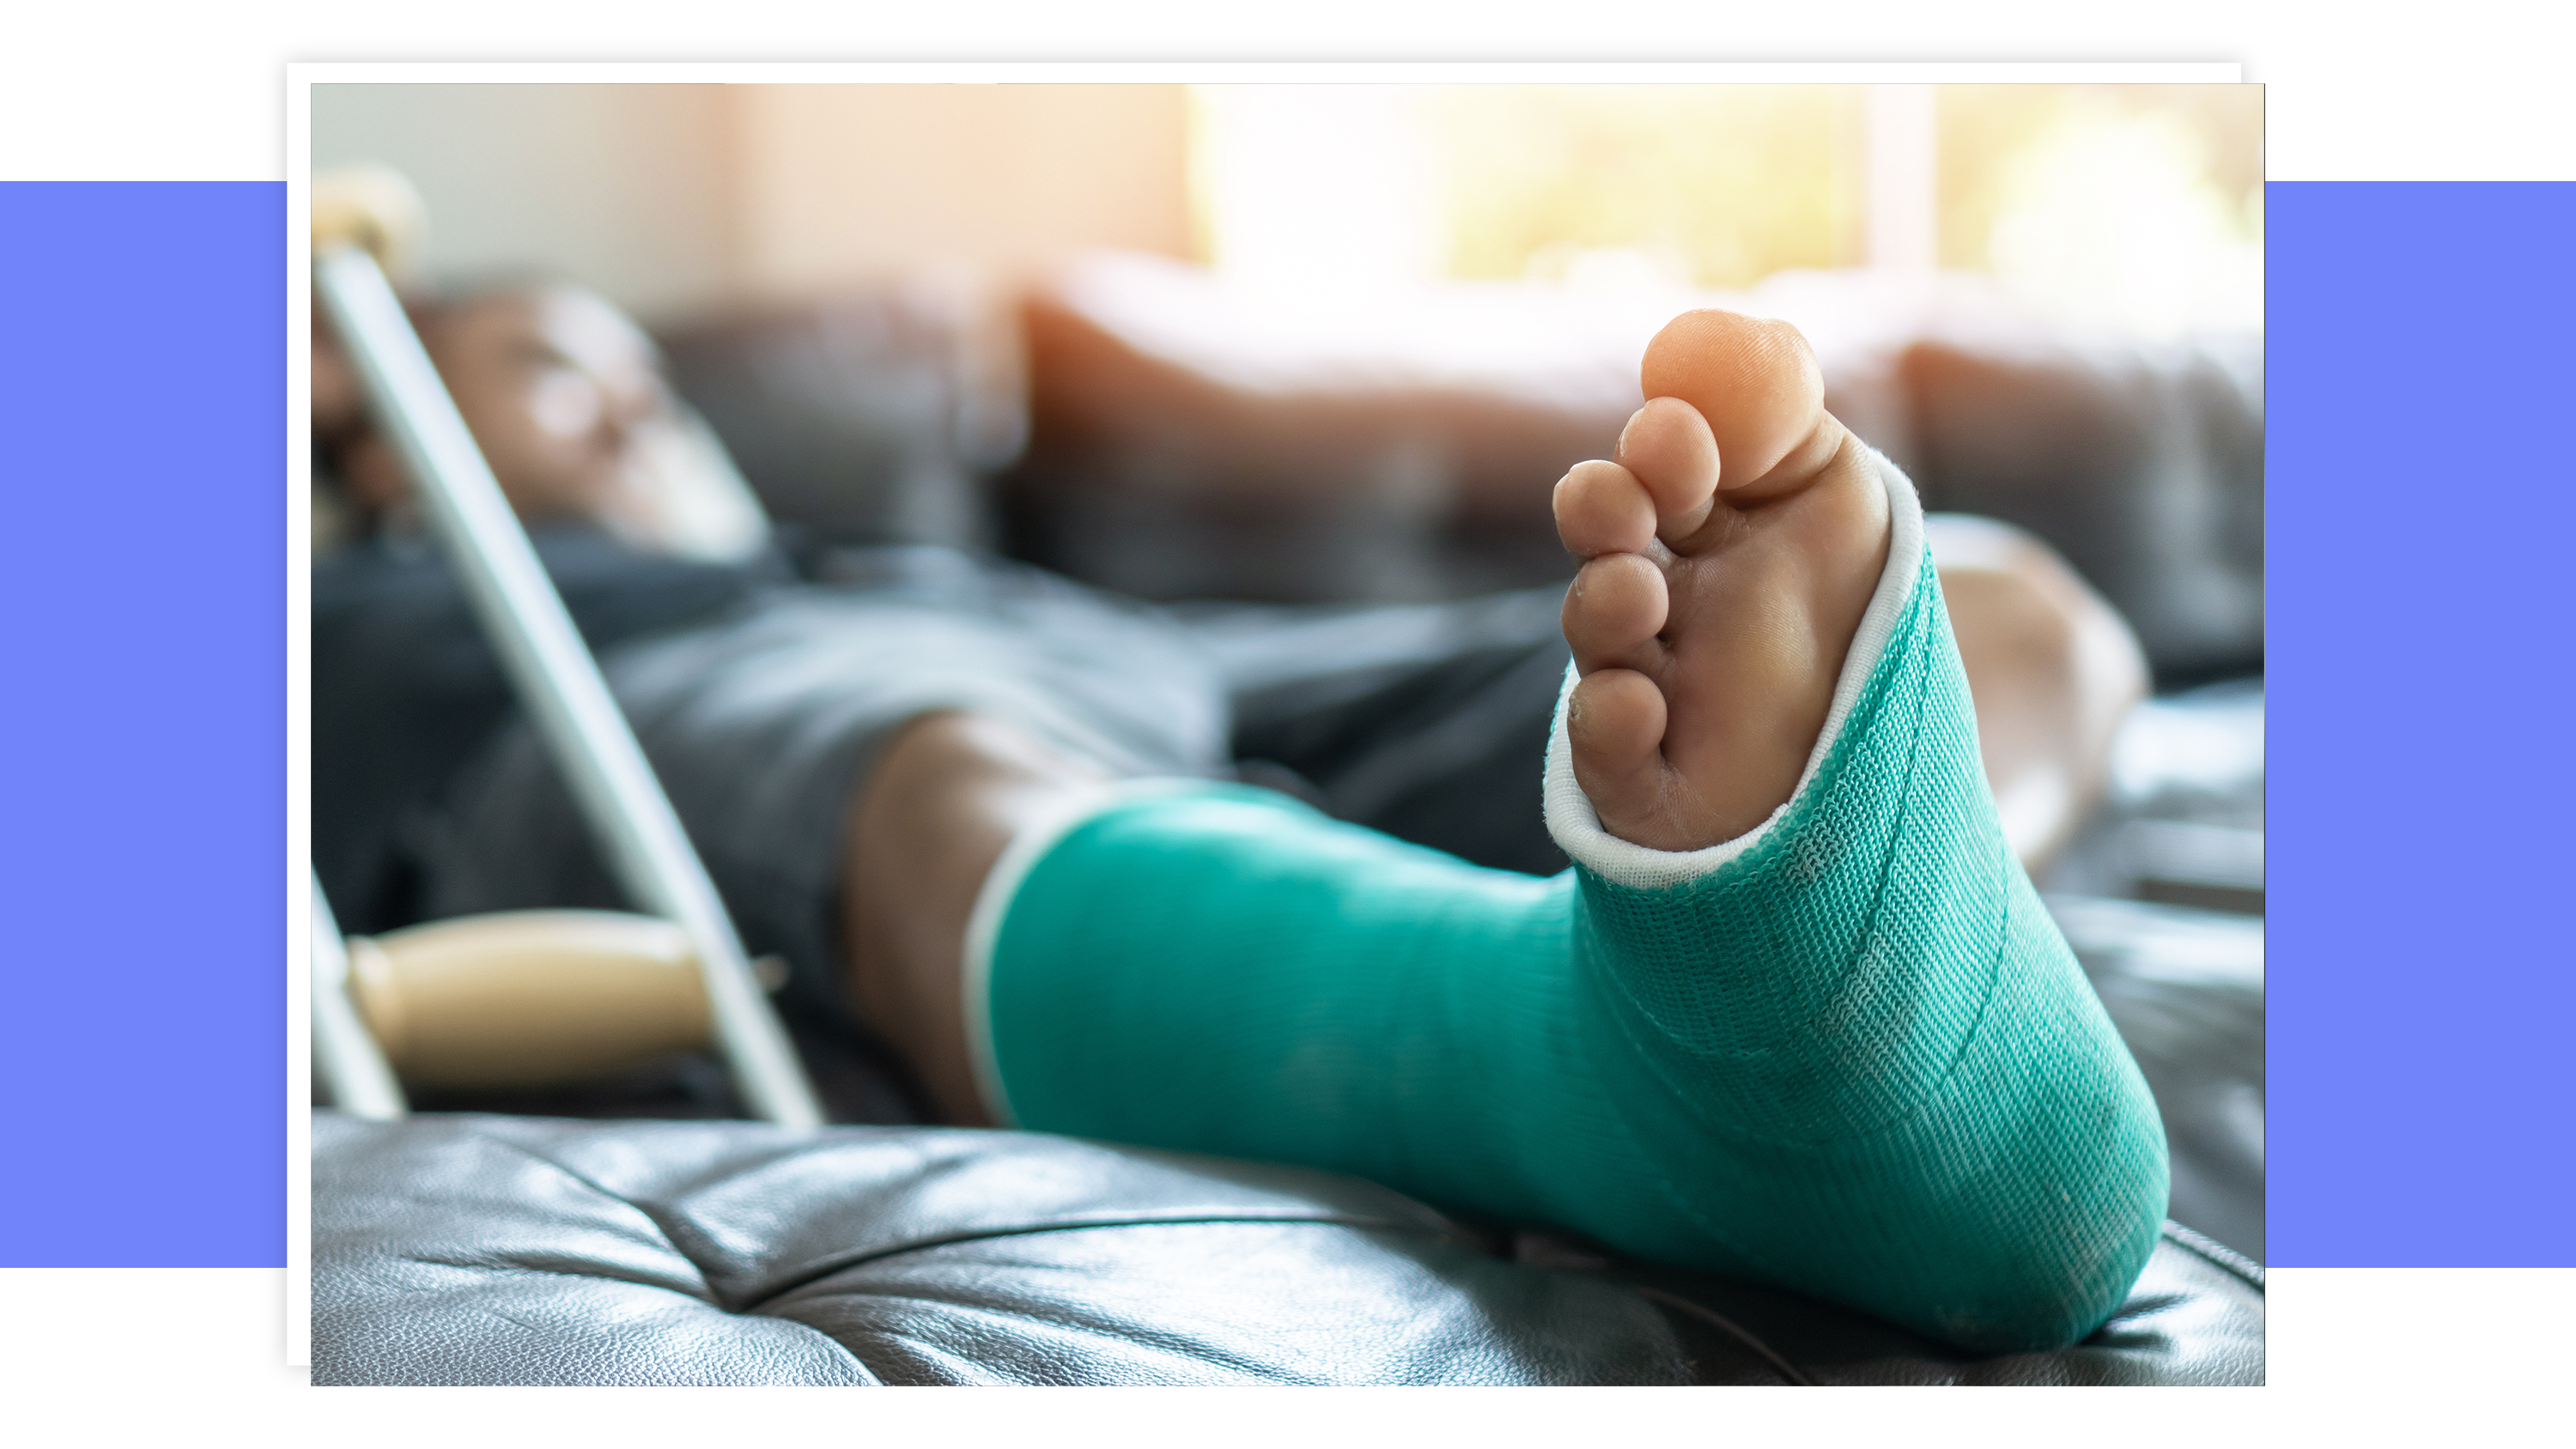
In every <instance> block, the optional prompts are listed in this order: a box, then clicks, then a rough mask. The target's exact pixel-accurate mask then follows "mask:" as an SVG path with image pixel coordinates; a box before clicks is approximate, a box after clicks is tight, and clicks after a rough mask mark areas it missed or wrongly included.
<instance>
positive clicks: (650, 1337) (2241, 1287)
mask: <svg viewBox="0 0 2576 1449" xmlns="http://www.w3.org/2000/svg"><path fill="white" fill-rule="evenodd" d="M1511 1242H1512V1240H1511V1238H1510V1236H1509V1235H1508V1234H1502V1235H1496V1234H1486V1233H1480V1232H1477V1231H1472V1230H1470V1229H1467V1228H1464V1227H1461V1226H1459V1225H1457V1224H1453V1223H1452V1222H1450V1221H1449V1220H1447V1219H1445V1218H1443V1217H1441V1216H1440V1215H1439V1214H1437V1213H1434V1212H1432V1211H1431V1210H1430V1209H1428V1208H1425V1207H1423V1206H1422V1205H1420V1204H1418V1203H1414V1202H1412V1201H1410V1200H1409V1199H1406V1198H1403V1197H1401V1196H1398V1195H1396V1194H1394V1193H1392V1192H1389V1191H1387V1190H1385V1189H1382V1188H1378V1187H1375V1186H1373V1185H1371V1184H1368V1183H1364V1182H1359V1181H1356V1180H1354V1179H1350V1178H1342V1177H1334V1176H1330V1175H1326V1174H1322V1173H1313V1172H1306V1171H1301V1170H1296V1169H1290V1168H1281V1167H1272V1166H1265V1165H1260V1164H1254V1163H1246V1162H1235V1161H1228V1160H1223V1159H1213V1158H1196V1157H1187V1156H1182V1155H1178V1154H1171V1153H1161V1152H1149V1151H1145V1150H1142V1149H1136V1148H1127V1147H1118V1146H1112V1145H1108V1144H1101V1143H1092V1142H1083V1141H1078V1140H1074V1139H1068V1138H1061V1137H1050V1136H1041V1135H1036V1134H1025V1133H1008V1132H977V1131H965V1130H957V1129H942V1128H910V1127H907V1128H857V1127H853V1128H836V1129H832V1130H830V1131H828V1132H826V1133H824V1134H822V1135H819V1136H816V1137H808V1138H799V1137H794V1136H790V1135H788V1134H785V1133H782V1132H779V1131H777V1130H775V1129H771V1128H767V1127H764V1126H760V1125H756V1124H747V1123H740V1122H703V1123H695V1122H569V1121H558V1120H546V1119H534V1118H515V1117H488V1116H424V1117H416V1118H413V1119H411V1120H409V1121H407V1122H402V1123H393V1124H378V1123H367V1122H359V1121H356V1120H353V1119H349V1118H344V1117H341V1116H339V1115H337V1114H334V1113H328V1112H325V1113H319V1114H317V1115H316V1117H315V1119H314V1209H313V1243H314V1267H313V1315H314V1319H313V1379H314V1382H316V1383H323V1384H358V1383H374V1384H397V1383H399V1384H502V1383H509V1384H541V1383H555V1384H564V1383H582V1384H646V1383H654V1384H749V1383H762V1384H868V1383H993V1384H999V1383H1080V1384H1152V1383H1171V1384H1181V1383H1211V1384H1213V1383H1316V1384H1363V1383H1365V1384H1390V1383H1505V1384H1676V1383H1783V1382H1814V1383H1925V1382H1986V1383H2175V1382H2182V1383H2247V1382H2260V1381H2261V1376H2262V1290H2261V1273H2260V1270H2259V1269H2255V1268H2253V1267H2252V1265H2250V1264H2247V1263H2245V1262H2243V1260H2241V1259H2236V1258H2235V1257H2234V1255H2232V1254H2230V1253H2228V1252H2227V1251H2226V1250H2225V1249H2223V1248H2218V1247H2216V1246H2215V1245H2214V1244H2208V1243H2206V1241H2205V1240H2200V1239H2197V1238H2196V1237H2195V1236H2194V1235H2191V1234H2189V1233H2188V1232H2187V1231H2186V1230H2181V1229H2168V1231H2167V1233H2166V1240H2165V1241H2164V1242H2162V1243H2160V1244H2159V1246H2158V1248H2157V1251H2156V1254H2155V1257H2154V1259H2153V1260H2152V1261H2151V1262H2150V1264H2149V1265H2148V1268H2147V1272H2146V1274H2145V1276H2144V1277H2143V1278H2142V1279H2141V1280H2140V1282H2139V1284H2138V1287H2137V1289H2136V1290H2135V1291H2134V1292H2133V1293H2132V1294H2131V1296H2130V1299H2129V1301H2128V1303H2127V1304H2126V1305H2125V1306H2124V1307H2123V1309H2122V1311H2121V1313H2120V1314H2119V1315H2118V1316H2117V1317H2116V1318H2114V1320H2113V1321H2112V1322H2111V1323H2110V1324H2109V1325H2108V1326H2106V1327H2105V1328H2104V1329H2103V1330H2102V1331H2101V1332H2100V1333H2097V1334H2095V1335H2094V1336H2093V1337H2092V1338H2091V1339H2088V1340H2087V1341H2086V1342H2085V1343H2082V1344H2079V1345H2076V1346H2074V1347H2071V1348H2068V1349H2065V1350H2061V1351H2058V1352H2056V1353H2049V1354H2027V1355H2014V1356H2010V1357H2007V1358H2001V1359H1988V1360H1976V1359H1972V1358H1968V1357H1966V1356H1963V1355H1960V1354H1957V1353H1955V1352H1954V1351H1948V1350H1944V1349H1942V1348H1941V1347H1940V1346H1938V1345H1935V1344H1932V1343H1929V1342H1927V1341H1925V1340H1922V1339H1920V1338H1918V1337H1916V1336H1914V1335H1911V1334H1908V1333H1906V1332H1904V1331H1903V1330H1900V1329H1896V1328H1893V1327H1889V1326H1886V1325H1881V1324H1878V1323H1876V1322H1874V1321H1873V1320H1870V1319H1868V1318H1866V1317H1864V1316H1862V1315H1859V1314H1855V1313H1851V1312H1848V1311H1845V1310H1840V1309H1836V1308H1832V1307H1830V1306H1828V1305H1824V1304H1819V1303H1815V1302H1812V1301H1810V1300H1806V1299H1804V1298H1801V1297H1799V1296H1798V1295H1795V1294H1791V1293H1786V1292H1782V1291H1780V1290H1776V1289H1770V1288H1764V1287H1761V1286H1759V1285H1754V1284H1746V1283H1739V1282H1733V1281H1729V1280H1718V1279H1709V1278H1704V1277H1699V1276H1696V1275H1685V1274H1677V1273H1671V1272H1666V1271H1662V1270H1656V1269H1652V1268H1646V1267H1640V1266H1635V1265H1612V1264H1606V1263H1598V1262H1594V1261H1592V1260H1589V1259H1584V1258H1581V1257H1579V1256H1575V1255H1558V1256H1557V1257H1556V1258H1555V1259H1553V1260H1551V1259H1550V1258H1548V1257H1546V1256H1544V1255H1537V1254H1532V1253H1530V1252H1527V1251H1522V1252H1519V1253H1517V1254H1515V1253H1514V1251H1513V1249H1512V1248H1511V1246H1510V1244H1511ZM1516 1256H1517V1257H1518V1258H1520V1259H1524V1260H1525V1261H1515V1260H1514V1258H1515V1257H1516ZM1559 1264H1573V1265H1574V1266H1560V1265H1559Z"/></svg>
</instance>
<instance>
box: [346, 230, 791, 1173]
mask: <svg viewBox="0 0 2576 1449" xmlns="http://www.w3.org/2000/svg"><path fill="white" fill-rule="evenodd" d="M313 273H314V281H315V284H316V286H317V287H318V289H319V290H320V293H321V296H322V301H323V305H324V307H325V308H326V309H327V310H328V312H329V313H330V316H331V320H332V323H333V325H334V326H335V327H336V328H337V330H338V332H339V336H340V340H341V343H342V345H343V346H344V347H346V348H347V350H348V352H349V354H350V356H351V358H352V359H353V360H354V361H355V362H356V364H357V369H358V373H359V375H360V377H361V379H362V380H363V381H364V383H365V385H366V390H367V394H368V397H369V399H370V400H371V401H372V402H373V404H374V406H375V410H376V413H377V416H378V418H379V419H380V420H381V422H382V423H383V425H384V427H385V430H386V431H387V433H388V434H390V435H391V437H392V438H393V441H394V443H395V445H396V447H397V448H398V450H399V451H400V453H401V455H402V457H403V459H404V461H405V462H406V463H407V464H408V465H409V466H410V470H411V475H412V477H413V479H414V480H415V484H416V487H417V488H418V490H419V494H420V497H421V501H422V504H423V506H424V512H425V513H426V515H427V517H428V520H429V523H430V526H431V527H432V528H433V529H434V530H435V531H436V532H437V533H438V535H439V537H440V539H441V541H442V542H443V543H444V544H445V545H446V551H447V555H448V558H449V560H450V561H451V563H452V564H453V566H454V567H455V569H456V571H457V574H458V576H459V577H460V579H461V580H462V581H463V583H464V586H465V592H466V596H467V597H468V598H469V599H471V600H472V601H473V604H474V608H475V610H476V612H477V614H478V615H480V617H481V618H482V621H483V624H484V628H485V631H486V633H487V635H488V636H489V637H490V638H491V639H492V640H493V642H494V644H495V645H496V647H497V649H498V651H499V653H500V656H501V660H502V663H503V665H504V667H505V668H506V669H507V670H508V672H509V675H510V678H511V681H512V683H513V684H514V685H515V686H516V687H517V692H518V695H519V698H520V700H521V702H522V703H523V704H524V705H525V706H526V707H527V709H528V712H529V714H530V716H531V717H532V718H533V719H534V720H535V722H536V725H537V728H538V730H539V731H540V732H541V734H542V735H543V736H544V738H545V740H546V742H547V744H548V746H549V747H550V749H551V752H552V754H553V756H554V758H555V760H556V763H557V764H558V765H559V766H560V767H561V768H562V769H563V771H564V775H565V778H566V779H567V780H568V781H569V782H570V784H571V786H572V791H573V795H574V798H575V799H576V800H577V801H578V802H579V804H580V806H581V808H582V812H583V814H584V816H585V817H586V818H587V819H588V820H589V822H590V825H591V829H592V831H593V833H594V834H595V835H596V836H597V837H598V838H599V840H600V842H601V843H602V845H603V846H604V847H605V848H606V852H607V855H608V858H609V863H610V866H611V868H612V869H613V870H614V871H615V872H616V874H617V876H618V879H619V880H620V882H621V883H622V884H623V885H624V886H625V887H626V889H627V890H628V892H629V893H630V894H632V895H633V896H634V898H635V900H636V902H637V904H638V905H640V906H641V907H642V908H644V909H645V910H648V911H651V912H653V913H654V914H657V915H660V916H662V917H664V918H666V919H668V920H670V921H671V922H673V923H674V924H676V925H678V926H679V927H680V928H681V929H682V930H683V931H685V932H687V933H688V936H689V939H690V942H691V944H692V945H693V946H694V947H695V948H696V950H697V953H698V963H699V968H700V973H701V975H702V976H703V978H704V980H705V982H706V989H707V1003H708V1007H709V1014H710V1016H711V1018H712V1020H713V1022H714V1025H715V1033H716V1037H717V1040H718V1041H719V1042H720V1043H722V1045H723V1047H724V1050H725V1055H726V1057H727V1059H728V1061H729V1062H730V1063H731V1065H732V1067H733V1073H734V1078H735V1082H736V1084H737V1085H738V1086H739V1087H740V1088H741V1090H742V1092H743V1095H744V1097H745V1098H746V1099H747V1100H748V1102H749V1104H750V1106H751V1108H752V1110H753V1111H754V1112H756V1113H757V1114H759V1115H760V1116H763V1117H766V1118H768V1119H770V1120H771V1121H774V1122H778V1123H780V1124H782V1125H785V1126H789V1127H794V1128H798V1129H811V1128H814V1127H819V1126H821V1125H822V1121H823V1114H822V1109H821V1107H820V1105H819V1104H818V1103H817V1102H816V1100H815V1097H814V1092H813V1088H812V1087H811V1086H810V1085H809V1084H808V1083H807V1081H806V1079H805V1074H804V1070H803V1068H802V1067H801V1066H800V1065H799V1064H798V1062H797V1060H796V1053H795V1050H794V1048H793V1047H792V1046H791V1045H790V1044H789V1043H788V1040H787V1034H786V1032H785V1030H784V1029H783V1028H782V1027H781V1026H780V1025H779V1022H778V1018H777V1016H776V1015H775V1014H773V1013H772V1012H771V1010H770V1008H769V1003H768V1000H767V999H766V997H765V996H764V995H763V994H762V992H761V990H760V987H759V984H758V983H757V982H756V981H755V980H754V979H753V976H752V973H751V968H750V965H749V963H748V961H747V960H746V959H745V957H744V954H743V947H742V942H741V940H740V938H739V937H737V936H736V935H735V934H734V929H733V923H732V920H731V919H730V918H729V917H728V916H727V915H726V914H725V910H724V905H723V902H722V900H721V899H720V898H719V897H718V896H717V894H716V889H715V884H714V882H713V881H711V880H710V879H709V878H708V876H707V872H706V867H705V866H704V865H703V864H702V863H701V862H700V861H699V859H698V856H697V852H696V850H695V849H694V848H693V847H691V845H690V844H689V840H688V836H687V834H686V833H685V832H684V831H683V830H682V829H681V827H680V821H679V816H678V814H677V813H676V812H675V811H674V810H673V809H672V808H671V803H670V800H669V798H668V797H667V796H666V795H664V794H663V792H662V788H661V783H660V782H659V781H658V780H657V779H656V778H655V777H654V775H653V771H652V767H651V766H650V765H649V764H648V763H647V762H646V760H645V758H644V751H643V747H642V746H641V745H639V744H638V743H637V742H636V739H635V733H634V731H633V730H632V729H631V728H630V727H629V726H628V725H627V722H626V717H625V715H624V714H623V713H621V712H620V711H619V709H618V707H617V702H616V700H615V698H614V697H613V696H611V695H610V693H609V691H608V683H607V681H606V679H604V678H603V677H602V676H601V674H600V672H599V665H598V663H597V661H595V660H594V659H592V657H591V654H590V651H589V649H588V647H587V646H585V645H584V644H583V642H582V639H581V635H580V634H579V632H578V631H577V630H575V629H574V627H573V622H572V617H571V615H570V614H569V613H567V612H566V611H565V609H564V606H563V600H562V598H561V597H560V596H559V595H557V594H556V593H555V591H554V585H553V583H552V581H551V580H549V579H548V578H547V577H546V574H545V570H544V568H543V566H542V565H540V564H539V563H538V561H537V556H536V550H535V549H534V548H533V547H531V546H530V545H529V543H528V538H527V534H526V533H525V532H524V531H523V530H522V529H521V528H520V527H519V523H518V519H517V518H516V516H515V515H513V514H512V512H511V511H510V504H509V500H508V499H507V498H506V497H505V496H504V495H503V494H502V492H501V487H500V484H499V482H498V481H497V480H495V479H494V478H493V476H492V470H491V468H490V466H489V465H488V464H487V463H485V461H484V459H483V454H482V452H481V450H480V449H478V448H477V447H476V446H475V444H474V438H473V435H472V433H470V432H469V431H467V429H466V426H465V420H464V418H463V417H462V416H461V415H460V414H459V413H458V412H457V410H456V404H455V402H454V401H453V400H452V399H451V398H450V397H449V396H448V394H447V389H446V387H445V385H444V384H443V383H442V382H441V381H440V380H439V377H438V372H437V369H436V368H435V367H433V366H432V365H431V363H430V360H429V354H428V352H427V351H426V350H425V349H424V348H423V347H422V346H421V344H420V339H419V337H418V336H417V335H416V334H415V333H414V332H413V331H412V329H411V325H410V321H409V319H408V318H406V317H405V316H404V315H403V310H402V304H401V302H400V301H399V300H398V299H397V298H396V297H395V296H394V291H393V288H392V286H391V285H390V284H389V283H387V282H386V280H385V277H384V273H383V272H382V271H381V270H379V269H378V268H377V266H376V263H375V259H374V258H373V257H371V256H369V255H368V254H367V253H365V252H364V251H361V250H359V249H357V248H356V247H352V246H346V245H341V246H333V247H330V248H329V249H327V250H326V251H324V252H323V253H322V254H321V255H319V256H317V257H316V258H315V261H314V267H313Z"/></svg>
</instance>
